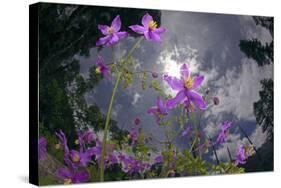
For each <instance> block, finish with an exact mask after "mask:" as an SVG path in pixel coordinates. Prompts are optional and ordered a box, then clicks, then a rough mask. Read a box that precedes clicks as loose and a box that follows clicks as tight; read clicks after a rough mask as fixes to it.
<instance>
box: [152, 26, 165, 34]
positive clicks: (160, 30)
mask: <svg viewBox="0 0 281 188" xmlns="http://www.w3.org/2000/svg"><path fill="white" fill-rule="evenodd" d="M165 31H166V29H165V28H163V27H159V28H155V29H154V30H153V32H154V33H157V34H161V33H164V32H165Z"/></svg>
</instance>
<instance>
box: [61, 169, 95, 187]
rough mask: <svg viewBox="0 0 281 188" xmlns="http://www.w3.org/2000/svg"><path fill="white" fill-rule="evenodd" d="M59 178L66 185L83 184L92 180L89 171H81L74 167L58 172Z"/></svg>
mask: <svg viewBox="0 0 281 188" xmlns="http://www.w3.org/2000/svg"><path fill="white" fill-rule="evenodd" d="M57 176H58V177H59V178H60V179H62V180H63V181H64V184H71V183H83V182H88V181H89V180H90V174H89V172H88V171H87V170H80V171H78V169H75V168H72V167H63V168H59V169H58V170H57Z"/></svg>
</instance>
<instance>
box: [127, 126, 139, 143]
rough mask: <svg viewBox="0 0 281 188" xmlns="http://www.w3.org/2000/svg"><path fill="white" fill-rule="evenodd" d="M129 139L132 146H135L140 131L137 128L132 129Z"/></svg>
mask: <svg viewBox="0 0 281 188" xmlns="http://www.w3.org/2000/svg"><path fill="white" fill-rule="evenodd" d="M128 138H129V140H130V145H134V144H135V143H136V142H137V140H138V131H137V129H136V128H134V127H133V128H131V129H130V131H129V134H128Z"/></svg>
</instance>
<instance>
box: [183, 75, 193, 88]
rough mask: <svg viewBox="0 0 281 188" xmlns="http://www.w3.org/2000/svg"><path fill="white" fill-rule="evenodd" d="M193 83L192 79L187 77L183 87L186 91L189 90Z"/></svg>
mask: <svg viewBox="0 0 281 188" xmlns="http://www.w3.org/2000/svg"><path fill="white" fill-rule="evenodd" d="M193 84H194V81H193V79H192V78H190V77H188V78H187V79H186V80H184V86H185V87H186V88H187V89H191V88H192V87H193Z"/></svg>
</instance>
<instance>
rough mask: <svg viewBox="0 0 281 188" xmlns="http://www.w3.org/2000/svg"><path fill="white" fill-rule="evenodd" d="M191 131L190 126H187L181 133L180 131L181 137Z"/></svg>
mask: <svg viewBox="0 0 281 188" xmlns="http://www.w3.org/2000/svg"><path fill="white" fill-rule="evenodd" d="M191 132H192V127H191V126H188V127H187V128H186V129H185V130H184V131H183V132H182V133H181V137H184V136H186V135H188V134H190V133H191Z"/></svg>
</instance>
